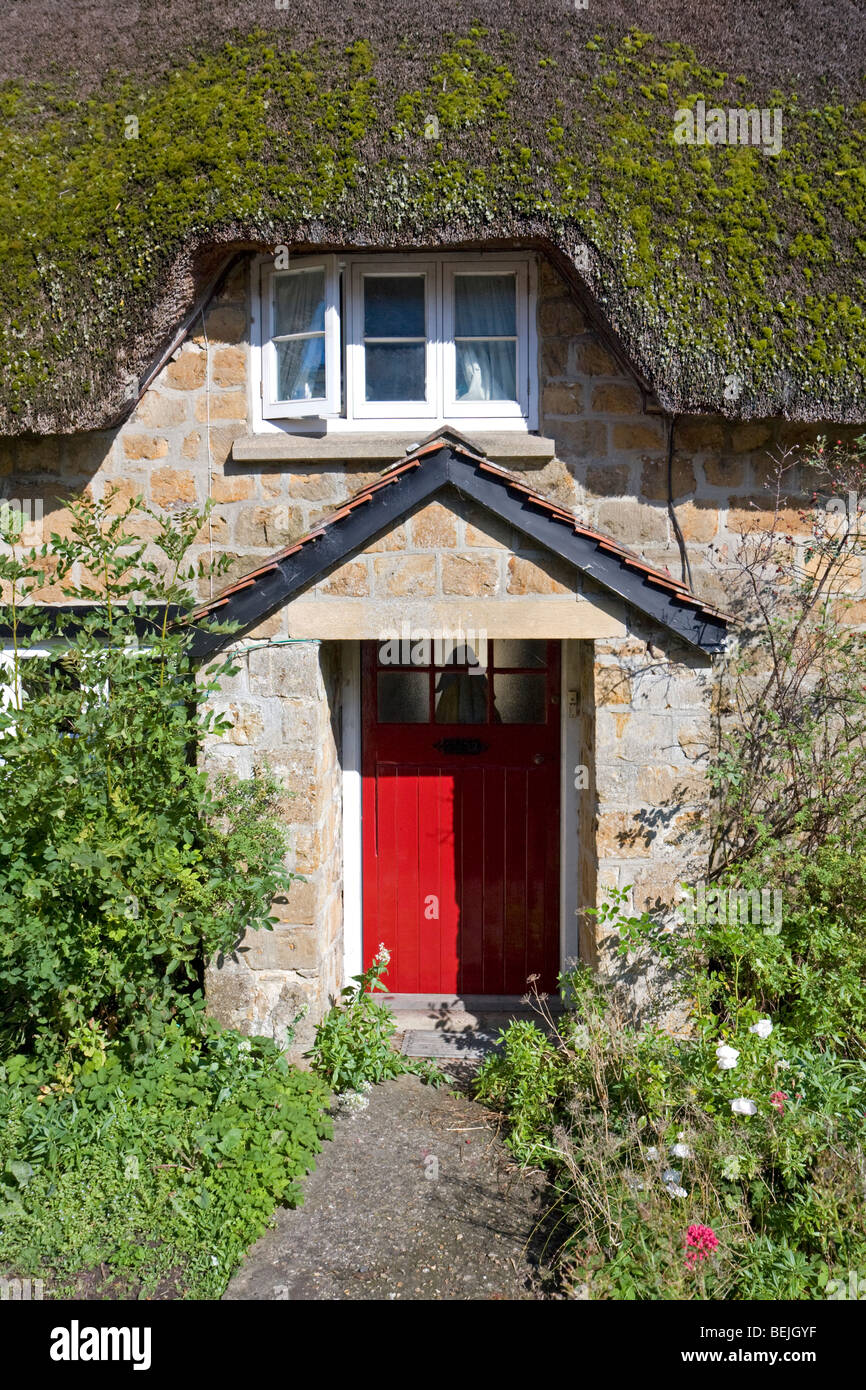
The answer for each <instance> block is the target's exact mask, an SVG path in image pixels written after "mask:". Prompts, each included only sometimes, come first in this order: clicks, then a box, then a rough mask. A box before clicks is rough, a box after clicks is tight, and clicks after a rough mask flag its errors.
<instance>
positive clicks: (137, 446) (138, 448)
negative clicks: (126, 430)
mask: <svg viewBox="0 0 866 1390" xmlns="http://www.w3.org/2000/svg"><path fill="white" fill-rule="evenodd" d="M123 452H124V454H125V456H126V457H127V458H128V459H164V458H165V456H166V454H167V453H168V440H167V439H164V438H163V437H162V436H161V435H156V434H125V435H124V436H123Z"/></svg>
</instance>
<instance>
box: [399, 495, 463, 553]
mask: <svg viewBox="0 0 866 1390" xmlns="http://www.w3.org/2000/svg"><path fill="white" fill-rule="evenodd" d="M409 539H410V543H411V544H412V545H413V546H414V547H415V549H417V550H441V549H449V550H450V549H453V548H454V546H456V544H457V518H456V516H455V515H454V513H453V512H452V511H451V510H450V509H449V508H448V507H443V505H442V503H441V502H428V504H427V506H426V507H422V509H421V511H419V512H416V513H415V515H414V516H413V517H412V518H411V519H410V521H409Z"/></svg>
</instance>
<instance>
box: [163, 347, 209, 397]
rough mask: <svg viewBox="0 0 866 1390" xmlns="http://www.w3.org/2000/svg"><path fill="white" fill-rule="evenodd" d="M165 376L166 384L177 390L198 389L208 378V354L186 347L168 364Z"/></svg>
mask: <svg viewBox="0 0 866 1390" xmlns="http://www.w3.org/2000/svg"><path fill="white" fill-rule="evenodd" d="M164 377H165V383H166V385H167V386H171V387H172V389H173V390H175V391H198V390H199V388H200V387H202V386H204V384H205V381H206V380H207V356H206V354H205V353H203V352H200V351H198V350H197V349H195V348H189V347H188V348H185V349H184V350H183V351H182V352H181V354H180V356H179V357H178V358H177V359H176V360H175V361H174V362H169V363H168V364H167V365H166V367H165V371H164Z"/></svg>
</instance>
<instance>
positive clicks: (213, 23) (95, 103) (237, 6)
mask: <svg viewBox="0 0 866 1390" xmlns="http://www.w3.org/2000/svg"><path fill="white" fill-rule="evenodd" d="M3 24H4V34H3V40H2V53H0V78H2V79H3V86H2V88H0V123H2V125H3V126H4V127H5V129H4V130H3V132H2V141H0V173H2V177H0V260H2V265H3V274H2V276H0V330H2V338H0V429H2V430H4V431H7V432H19V431H24V430H36V431H41V432H44V431H58V430H60V431H62V430H73V429H88V428H98V427H104V426H105V425H107V424H109V423H111V422H112V421H114V420H116V419H117V418H119V417H120V416H121V415H122V414H123V412H124V410H128V409H129V408H130V407H131V404H132V399H133V397H134V391H135V383H136V382H138V381H140V380H141V379H143V378H144V377H145V376H146V374H147V370H148V368H149V366H150V365H151V364H152V363H153V361H154V360H155V359H156V358H158V356H159V353H160V350H161V349H163V348H164V347H165V345H166V344H167V343H169V342H170V340H171V338H172V336H173V334H174V333H176V331H177V328H178V325H179V324H181V323H182V322H183V321H184V318H185V317H186V316H188V315H189V313H190V312H191V310H192V309H193V308H194V306H195V304H196V300H197V297H200V296H201V295H202V293H204V292H205V291H206V289H207V287H208V285H209V284H210V283H211V282H212V281H213V278H214V276H215V275H216V274H217V273H218V271H219V268H220V266H221V265H222V264H223V263H224V262H225V260H226V259H227V258H228V257H229V256H230V255H231V254H232V251H233V250H235V249H236V248H238V247H239V246H246V247H265V246H271V247H273V246H274V245H276V244H279V243H285V244H287V245H288V246H290V247H296V248H299V247H300V246H302V245H315V246H332V247H340V248H346V249H350V248H355V247H360V246H363V247H374V246H381V247H383V248H385V247H387V248H394V247H405V248H410V247H415V246H418V247H422V246H431V245H434V246H443V245H447V246H461V245H463V246H465V245H477V244H478V243H480V242H486V241H488V240H492V241H497V242H498V243H499V244H505V245H509V244H514V243H515V242H517V243H520V244H530V245H536V246H539V247H541V248H543V249H545V250H547V251H548V253H549V254H550V255H551V256H552V257H553V259H554V260H555V261H556V262H557V264H559V266H560V268H561V269H562V270H563V272H564V273H565V274H567V275H568V276H569V278H570V279H571V280H572V282H573V283H574V285H575V288H576V292H578V293H582V294H585V295H586V296H587V298H588V301H589V302H590V304H595V305H596V306H597V308H598V310H599V311H600V312H601V313H602V314H603V315H604V316H605V317H606V319H607V320H608V321H609V323H610V324H611V325H612V327H613V329H614V331H615V332H616V333H617V334H618V336H619V338H620V340H621V342H622V345H623V348H624V351H625V354H626V355H627V356H628V358H629V359H630V360H631V362H632V363H633V365H634V367H635V370H636V372H637V373H638V375H639V376H641V377H642V378H643V380H644V381H645V382H646V383H647V384H648V385H649V386H651V387H652V389H653V390H654V391H655V392H656V394H657V396H658V398H659V400H660V402H661V403H662V405H663V406H664V407H666V408H667V409H670V410H672V411H681V412H700V413H705V412H715V411H718V412H720V413H722V414H725V415H729V416H739V417H755V416H769V415H775V414H781V415H785V416H787V417H789V418H795V419H802V420H826V421H831V420H834V421H840V422H842V421H848V422H851V421H854V422H857V421H863V420H866V331H864V328H866V314H864V265H866V256H864V252H866V167H864V166H866V158H864V148H866V119H864V117H866V102H864V92H863V74H864V69H866V61H864V59H866V32H864V25H863V16H862V5H861V3H860V0H793V3H792V0H772V3H767V4H765V5H763V6H761V7H758V8H757V9H756V7H755V6H754V4H753V3H752V0H726V3H725V4H724V5H718V6H703V5H701V6H698V5H692V4H682V3H680V4H670V3H668V4H664V3H662V0H641V3H636V0H631V2H630V3H627V0H604V3H603V4H601V3H599V0H589V4H588V8H586V9H577V8H575V3H574V0H473V3H472V5H471V9H467V6H466V4H465V3H455V0H439V3H437V4H436V5H435V6H433V5H429V6H420V7H418V6H415V5H411V4H408V3H406V0H375V3H372V0H366V2H365V0H341V4H340V5H339V7H338V6H333V7H330V8H327V7H323V6H322V5H321V0H315V3H313V0H291V8H288V9H277V8H276V3H275V0H232V3H231V4H229V3H221V4H216V5H215V4H213V3H211V0H163V3H158V2H157V0H148V3H136V2H135V0H112V3H105V0H103V2H102V3H96V0H77V3H76V4H74V5H70V4H68V3H54V0H30V3H26V4H18V5H16V6H14V7H13V8H12V10H11V13H10V12H8V11H7V13H6V15H4V21H3ZM635 25H639V26H640V27H639V30H638V29H635V28H633V27H632V26H635ZM699 100H704V101H705V104H706V107H707V108H709V109H711V108H713V107H718V108H720V109H722V110H727V109H745V108H751V107H757V108H773V109H775V108H779V109H781V111H782V113H783V140H782V149H781V152H780V153H779V154H778V155H768V154H766V153H765V152H764V151H763V150H762V149H759V148H751V147H743V146H736V145H733V146H732V145H715V146H699V145H683V144H677V143H675V142H674V141H673V130H674V123H675V121H674V113H675V112H676V110H677V109H679V108H683V107H695V106H696V103H697V102H698V101H699ZM132 117H134V118H135V119H136V120H137V123H138V124H137V127H136V126H135V124H134V122H132V121H131V120H130V118H132ZM133 133H134V137H135V138H126V137H127V136H128V135H131V134H133Z"/></svg>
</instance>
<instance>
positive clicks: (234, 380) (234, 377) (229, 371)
mask: <svg viewBox="0 0 866 1390" xmlns="http://www.w3.org/2000/svg"><path fill="white" fill-rule="evenodd" d="M211 377H212V380H213V382H214V385H215V386H244V385H246V380H247V355H246V350H245V349H244V348H242V347H226V348H217V349H216V351H215V352H214V354H213V366H212V368H211Z"/></svg>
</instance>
